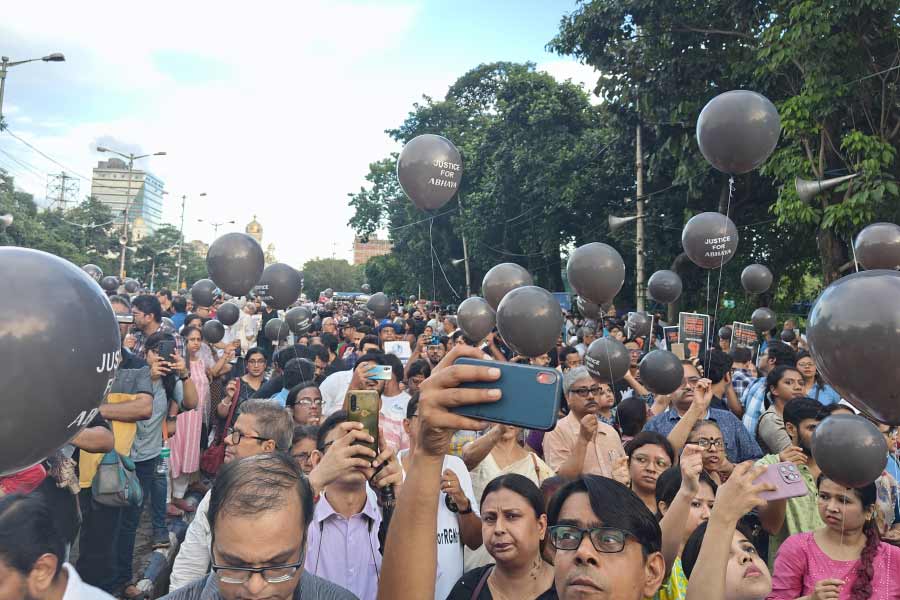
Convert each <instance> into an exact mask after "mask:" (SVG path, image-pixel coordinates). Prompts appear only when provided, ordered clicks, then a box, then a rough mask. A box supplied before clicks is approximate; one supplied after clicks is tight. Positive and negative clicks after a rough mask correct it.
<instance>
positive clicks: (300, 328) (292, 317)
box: [284, 306, 313, 335]
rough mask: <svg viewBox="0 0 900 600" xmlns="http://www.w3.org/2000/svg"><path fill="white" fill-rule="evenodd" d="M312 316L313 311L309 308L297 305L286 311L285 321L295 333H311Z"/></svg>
mask: <svg viewBox="0 0 900 600" xmlns="http://www.w3.org/2000/svg"><path fill="white" fill-rule="evenodd" d="M312 317H313V315H312V312H310V310H309V309H308V308H306V307H305V306H296V307H294V308H292V309H291V310H289V311H287V312H286V313H285V315H284V321H285V322H286V323H287V325H288V327H290V329H291V331H292V332H293V333H294V335H305V334H307V333H309V328H310V323H311V321H312Z"/></svg>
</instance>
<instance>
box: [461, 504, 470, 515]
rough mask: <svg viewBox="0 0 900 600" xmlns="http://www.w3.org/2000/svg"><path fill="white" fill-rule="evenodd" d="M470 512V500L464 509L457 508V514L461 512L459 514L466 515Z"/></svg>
mask: <svg viewBox="0 0 900 600" xmlns="http://www.w3.org/2000/svg"><path fill="white" fill-rule="evenodd" d="M471 513H472V503H471V502H469V508H467V509H466V510H462V509H459V514H461V515H468V514H471Z"/></svg>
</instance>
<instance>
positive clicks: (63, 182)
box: [47, 171, 78, 210]
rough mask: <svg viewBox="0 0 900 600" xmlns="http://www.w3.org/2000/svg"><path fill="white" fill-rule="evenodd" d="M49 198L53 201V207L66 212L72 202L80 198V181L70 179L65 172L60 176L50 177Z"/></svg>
mask: <svg viewBox="0 0 900 600" xmlns="http://www.w3.org/2000/svg"><path fill="white" fill-rule="evenodd" d="M47 179H48V181H47V198H48V199H51V198H52V199H53V204H51V205H50V206H51V207H55V208H58V209H60V210H65V209H66V208H67V207H68V205H69V203H70V202H73V203H74V202H75V200H74V198H77V197H78V180H77V179H75V178H74V177H70V176H69V175H68V174H67V173H66V172H65V171H63V172H62V173H60V174H59V175H50V176H48V178H47Z"/></svg>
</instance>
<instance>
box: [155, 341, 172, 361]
mask: <svg viewBox="0 0 900 600" xmlns="http://www.w3.org/2000/svg"><path fill="white" fill-rule="evenodd" d="M157 354H159V357H160V358H161V359H163V360H164V361H166V362H172V357H174V356H175V340H163V341H161V342H160V343H159V349H158V351H157Z"/></svg>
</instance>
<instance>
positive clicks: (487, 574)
mask: <svg viewBox="0 0 900 600" xmlns="http://www.w3.org/2000/svg"><path fill="white" fill-rule="evenodd" d="M493 570H494V565H491V566H489V567H488V568H487V569H485V570H484V574H483V575H482V576H481V579H479V580H478V585H476V586H475V591H473V592H472V598H471V600H477V599H478V596H480V595H481V590H483V589H484V586H485V585H486V584H487V580H488V577H490V575H491V571H493Z"/></svg>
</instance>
